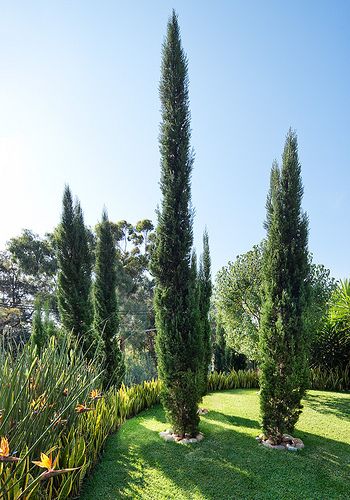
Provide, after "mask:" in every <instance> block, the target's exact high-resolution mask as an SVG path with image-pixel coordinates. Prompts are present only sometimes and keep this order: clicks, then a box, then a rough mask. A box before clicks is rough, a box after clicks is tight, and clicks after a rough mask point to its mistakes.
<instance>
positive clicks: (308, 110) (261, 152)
mask: <svg viewBox="0 0 350 500" xmlns="http://www.w3.org/2000/svg"><path fill="white" fill-rule="evenodd" d="M173 7H174V8H175V9H176V10H177V12H178V15H179V21H180V25H181V30H182V40H183V45H184V48H185V51H186V52H187V55H188V58H189V75H190V99H191V112H192V129H193V134H192V144H193V147H194V150H195V153H196V160H195V165H194V172H193V179H192V180H193V183H192V186H193V204H194V206H195V211H196V218H195V235H196V236H195V243H196V247H197V250H198V251H200V246H201V235H202V231H203V229H204V226H205V225H207V227H208V231H209V236H210V244H211V251H212V260H213V269H214V272H215V271H217V270H218V269H219V268H220V267H221V266H223V265H225V264H226V263H227V262H228V261H229V260H233V259H234V258H235V256H236V255H237V254H239V253H242V252H245V251H247V250H249V249H250V248H251V246H252V245H253V244H255V243H258V242H259V241H260V240H261V238H262V237H263V236H264V230H263V220H264V217H265V199H266V193H267V189H268V182H269V172H270V168H271V163H272V161H273V159H274V158H277V159H278V160H279V159H280V157H281V153H282V149H283V144H284V139H285V135H286V133H287V131H288V128H289V127H290V126H292V127H293V128H294V129H296V131H297V133H298V138H299V153H300V161H301V164H302V173H303V181H304V186H305V196H304V208H305V210H306V211H307V212H308V214H309V218H310V250H311V251H312V252H313V254H314V257H315V261H316V262H319V263H323V264H324V265H326V266H327V267H329V268H330V269H331V272H332V274H333V275H334V276H335V277H337V278H344V277H346V276H349V275H350V269H349V250H348V249H349V247H350V231H349V220H348V209H347V206H348V200H349V195H350V168H349V167H350V151H349V130H350V123H349V122H350V69H349V68H350V67H349V60H350V37H349V34H348V26H349V22H350V3H349V2H347V1H341V0H337V2H332V1H328V2H324V1H313V0H309V1H307V2H305V1H295V2H281V1H275V2H274V1H266V2H261V1H249V2H248V1H244V0H240V1H229V0H227V1H224V0H222V1H218V2H212V1H211V2H209V1H203V0H202V1H199V0H197V1H191V2H189V1H177V0H173V1H172V2H169V1H167V0H158V1H155V0H149V1H147V2H146V1H141V0H140V1H128V2H121V1H98V2H97V1H86V0H85V1H77V0H74V1H52V2H47V1H42V2H40V1H35V0H33V1H31V2H19V1H18V2H17V1H7V2H3V1H0V11H1V15H0V47H1V48H0V58H1V64H0V168H1V197H0V210H1V218H0V246H1V247H3V245H4V243H5V241H6V240H7V239H9V238H10V237H12V236H14V235H17V234H19V232H20V231H21V229H22V228H25V227H26V228H31V229H33V230H34V231H36V232H38V233H41V234H43V233H44V232H45V231H50V230H52V228H53V227H54V226H55V225H56V223H57V222H58V220H59V216H60V210H61V206H60V205H61V196H62V191H63V186H64V183H65V182H68V183H69V184H70V186H71V188H72V190H73V192H74V194H76V195H78V197H79V199H80V201H81V204H82V206H83V209H84V212H85V218H86V222H87V223H88V224H90V225H94V224H95V223H96V222H97V220H98V218H99V217H100V214H101V211H102V207H103V205H104V204H105V205H106V206H107V209H108V211H109V215H110V218H111V219H113V220H120V219H127V220H129V221H130V222H136V221H137V220H139V219H141V218H151V219H153V220H155V213H154V211H155V207H156V205H157V203H159V199H160V192H159V186H158V181H159V152H158V142H157V140H158V130H159V120H160V113H159V108H160V105H159V99H158V83H159V75H160V70H159V68H160V55H161V44H162V41H163V38H164V34H165V29H166V22H167V19H168V16H169V14H170V12H171V9H172V8H173Z"/></svg>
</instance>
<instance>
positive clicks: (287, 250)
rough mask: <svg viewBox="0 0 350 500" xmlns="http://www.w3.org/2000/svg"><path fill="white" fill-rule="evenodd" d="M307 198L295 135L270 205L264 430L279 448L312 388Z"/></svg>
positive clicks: (274, 179) (274, 176) (274, 177)
mask: <svg viewBox="0 0 350 500" xmlns="http://www.w3.org/2000/svg"><path fill="white" fill-rule="evenodd" d="M302 196H303V186H302V180H301V167H300V163H299V159H298V145H297V137H296V134H295V133H294V132H292V131H291V130H290V131H289V133H288V135H287V138H286V143H285V147H284V152H283V156H282V167H281V169H279V167H278V166H277V164H276V163H274V165H273V167H272V171H271V183H270V192H269V194H268V198H267V204H266V207H267V218H266V223H265V227H266V229H267V242H266V249H265V255H264V279H263V306H262V321H261V331H260V347H261V358H262V362H261V396H260V408H261V414H262V427H263V431H264V434H265V435H266V436H268V437H270V438H272V439H273V440H274V442H276V443H278V442H280V441H281V438H282V435H283V433H291V432H293V429H294V426H295V424H296V422H297V420H298V418H299V415H300V413H301V410H302V405H301V399H302V397H303V395H304V394H305V390H306V387H307V338H306V330H305V327H304V321H303V317H304V311H305V307H306V304H307V300H308V288H307V276H308V251H307V244H308V219H307V216H306V214H305V213H304V212H303V211H302V208H301V202H302Z"/></svg>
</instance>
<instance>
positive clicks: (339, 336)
mask: <svg viewBox="0 0 350 500" xmlns="http://www.w3.org/2000/svg"><path fill="white" fill-rule="evenodd" d="M349 353H350V282H349V281H348V280H345V281H344V282H340V283H339V285H338V287H337V288H336V289H335V290H334V291H333V294H332V298H331V300H330V307H329V311H328V315H327V318H326V321H325V322H324V326H323V329H322V330H321V331H320V332H319V334H318V335H317V336H316V338H315V339H314V342H313V349H312V358H311V362H312V364H313V366H318V367H322V368H326V369H339V370H341V371H342V370H345V369H346V367H347V366H348V364H349V361H350V354H349Z"/></svg>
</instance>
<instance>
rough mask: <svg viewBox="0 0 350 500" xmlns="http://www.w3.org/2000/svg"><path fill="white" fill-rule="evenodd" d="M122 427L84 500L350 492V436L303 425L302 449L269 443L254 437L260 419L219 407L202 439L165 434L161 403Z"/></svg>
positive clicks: (222, 499)
mask: <svg viewBox="0 0 350 500" xmlns="http://www.w3.org/2000/svg"><path fill="white" fill-rule="evenodd" d="M156 425H158V427H157V430H155V426H156ZM123 427H124V429H123V432H122V433H120V434H119V435H116V436H113V437H112V438H111V439H110V441H109V443H108V447H107V450H106V454H105V457H104V460H103V461H102V463H101V464H100V465H99V466H98V467H97V469H96V473H95V475H94V476H93V478H92V479H93V480H91V481H90V483H89V484H87V485H86V488H85V490H84V491H85V492H89V493H88V494H87V495H85V496H84V495H83V496H82V498H83V499H86V500H87V499H90V498H91V499H92V498H105V499H109V498H115V499H116V498H147V499H152V500H155V499H163V498H164V499H176V500H181V499H191V498H196V499H198V498H203V499H208V500H226V499H227V500H229V499H230V500H231V499H254V500H258V499H282V498H283V499H293V500H295V499H299V498H300V499H304V498H307V499H322V498H324V499H326V498H327V499H335V498H337V499H341V498H344V499H345V498H348V496H347V495H348V487H347V484H346V477H347V474H348V472H347V467H348V465H347V461H348V460H349V456H350V446H349V445H348V444H345V443H339V442H336V441H332V440H328V439H325V438H322V437H319V436H316V435H313V434H309V433H307V432H303V439H304V442H305V445H306V448H305V449H304V450H302V451H301V452H298V453H292V452H287V451H277V450H270V449H266V448H264V447H263V446H261V445H258V444H257V442H256V441H255V435H256V431H258V430H259V424H258V422H257V421H255V420H250V419H246V418H242V417H236V416H231V415H225V414H223V413H220V412H216V411H212V410H211V411H210V412H209V413H208V415H206V416H205V417H203V418H202V419H201V430H202V431H203V432H204V435H205V439H204V440H203V441H202V442H201V443H199V444H193V445H187V446H186V445H185V446H184V445H179V444H177V443H173V442H170V443H169V442H164V441H162V440H161V439H160V437H159V435H158V430H162V429H161V428H162V427H164V428H165V427H166V420H165V417H164V413H163V411H162V409H161V408H156V409H153V410H150V411H149V412H146V413H145V414H144V416H143V418H135V419H133V420H132V421H129V422H126V423H125V424H124V426H123ZM101 484H102V485H103V486H104V488H103V489H101ZM106 484H108V485H109V487H110V488H109V490H107V489H106V488H105V486H106Z"/></svg>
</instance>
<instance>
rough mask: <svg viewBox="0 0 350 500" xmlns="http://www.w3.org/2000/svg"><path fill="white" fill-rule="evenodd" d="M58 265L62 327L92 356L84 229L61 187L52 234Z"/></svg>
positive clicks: (89, 262)
mask: <svg viewBox="0 0 350 500" xmlns="http://www.w3.org/2000/svg"><path fill="white" fill-rule="evenodd" d="M56 252H57V264H58V278H57V299H58V308H59V313H60V319H61V323H62V325H63V327H64V328H65V330H67V331H72V332H73V334H74V335H75V336H76V337H77V338H79V339H80V340H81V342H82V346H83V348H84V350H85V352H87V353H89V354H88V355H91V356H92V355H93V351H94V345H95V344H96V342H95V341H96V338H95V336H94V333H93V329H92V305H91V300H90V291H91V266H92V258H91V253H90V249H89V244H88V234H87V229H86V227H85V225H84V217H83V212H82V209H81V206H80V203H79V201H76V202H75V204H74V205H73V200H72V194H71V191H70V189H69V187H68V186H65V189H64V194H63V210H62V218H61V223H60V224H59V226H58V228H57V231H56Z"/></svg>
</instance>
